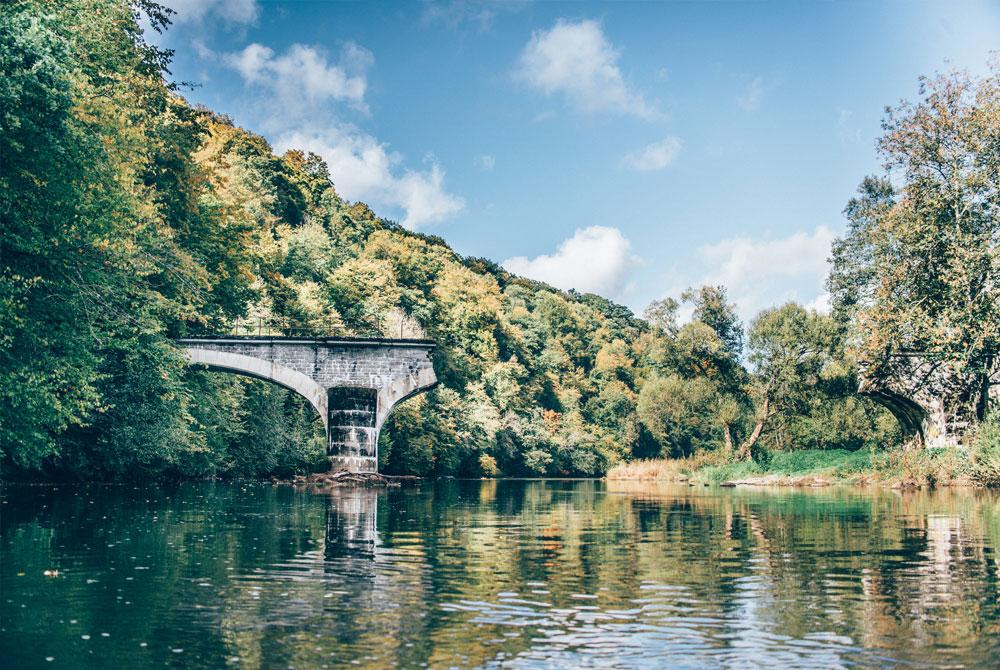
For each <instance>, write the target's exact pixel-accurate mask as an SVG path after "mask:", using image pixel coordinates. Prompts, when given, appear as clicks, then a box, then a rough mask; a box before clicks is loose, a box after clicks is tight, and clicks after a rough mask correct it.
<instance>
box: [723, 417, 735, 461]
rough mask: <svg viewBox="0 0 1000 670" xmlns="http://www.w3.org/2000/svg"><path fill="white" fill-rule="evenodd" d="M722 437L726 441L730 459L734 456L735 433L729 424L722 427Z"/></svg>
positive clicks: (727, 455)
mask: <svg viewBox="0 0 1000 670" xmlns="http://www.w3.org/2000/svg"><path fill="white" fill-rule="evenodd" d="M722 437H723V438H725V440H726V457H727V458H728V457H730V456H732V455H733V432H732V430H731V429H730V427H729V424H728V423H727V424H723V426H722Z"/></svg>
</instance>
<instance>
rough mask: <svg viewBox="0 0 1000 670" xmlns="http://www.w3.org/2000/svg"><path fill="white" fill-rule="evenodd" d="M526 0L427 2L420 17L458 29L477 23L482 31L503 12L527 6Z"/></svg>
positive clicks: (488, 27)
mask: <svg viewBox="0 0 1000 670" xmlns="http://www.w3.org/2000/svg"><path fill="white" fill-rule="evenodd" d="M527 4H528V3H527V2H525V1H524V0H451V2H427V3H426V4H424V11H423V14H422V15H421V17H420V20H421V22H423V23H443V24H444V25H446V26H448V27H449V28H452V29H453V30H457V29H459V28H462V27H463V26H465V25H467V24H468V25H475V26H476V27H477V28H478V30H479V31H480V32H486V31H488V30H489V29H490V28H492V27H493V21H494V20H495V19H496V17H497V15H498V14H500V13H501V12H517V11H520V10H521V9H523V8H524V7H526V6H527Z"/></svg>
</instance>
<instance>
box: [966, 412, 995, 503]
mask: <svg viewBox="0 0 1000 670" xmlns="http://www.w3.org/2000/svg"><path fill="white" fill-rule="evenodd" d="M971 469H972V479H973V480H974V481H975V482H976V483H977V484H980V485H982V486H990V487H1000V410H993V412H991V413H990V415H989V416H988V417H986V421H984V422H983V423H982V425H980V426H979V430H978V431H977V433H976V437H975V439H974V440H973V442H972V468H971Z"/></svg>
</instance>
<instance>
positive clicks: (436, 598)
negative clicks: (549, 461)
mask: <svg viewBox="0 0 1000 670" xmlns="http://www.w3.org/2000/svg"><path fill="white" fill-rule="evenodd" d="M998 542H1000V499H998V498H997V497H996V495H993V494H988V493H982V492H974V491H943V492H937V493H896V492H891V491H874V490H861V489H820V490H808V491H798V490H787V489H785V490H748V489H735V490H734V489H715V488H701V487H686V486H682V487H669V486H655V485H645V484H637V483H616V482H609V483H604V482H595V481H499V482H498V481H488V482H480V481H441V482H425V483H423V484H422V485H420V486H415V487H412V488H403V489H395V490H388V491H386V490H380V491H375V490H357V489H354V490H343V489H342V490H337V491H334V492H315V491H310V490H305V489H295V488H293V487H290V486H272V485H265V484H210V483H208V484H188V485H183V486H179V487H142V488H132V487H121V486H116V487H107V486H100V487H99V486H87V487H67V486H59V487H41V486H13V485H8V486H6V487H5V488H4V489H3V491H2V504H0V667H2V668H4V669H11V668H33V667H47V668H51V667H71V668H145V667H164V666H167V667H205V668H224V667H233V668H322V667H366V668H387V667H407V668H410V667H413V668H416V667H433V668H451V667H458V668H466V667H486V668H492V667H515V668H550V667H555V668H579V667H623V668H633V667H636V668H639V667H648V668H663V667H699V668H700V667H811V668H822V667H1000V597H998V596H1000V594H998V573H1000V567H998V555H997V553H996V550H997V548H998ZM46 571H48V574H46Z"/></svg>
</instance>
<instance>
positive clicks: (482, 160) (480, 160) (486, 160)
mask: <svg viewBox="0 0 1000 670" xmlns="http://www.w3.org/2000/svg"><path fill="white" fill-rule="evenodd" d="M496 166H497V157H496V156H494V155H492V154H483V155H482V156H479V157H477V158H476V167H478V168H479V169H480V170H482V171H483V172H493V168H495V167H496Z"/></svg>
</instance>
